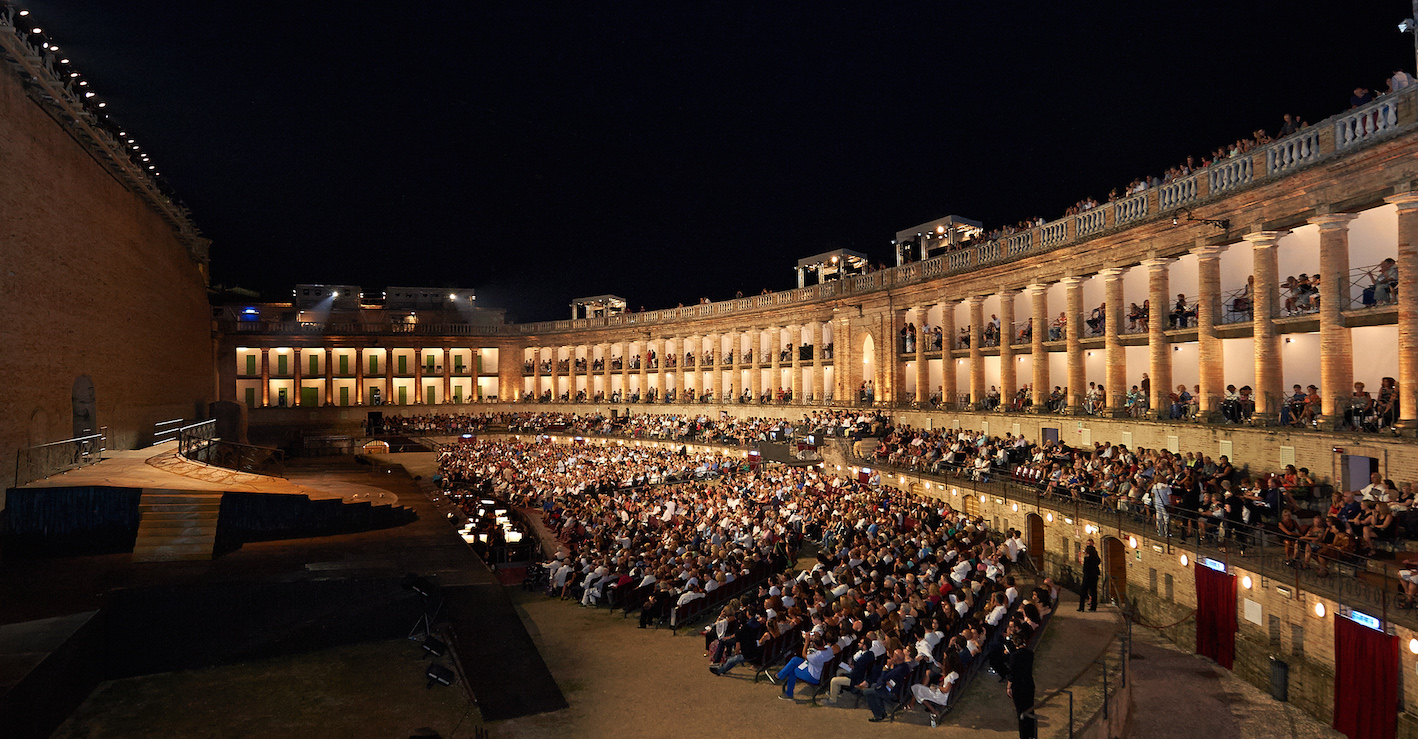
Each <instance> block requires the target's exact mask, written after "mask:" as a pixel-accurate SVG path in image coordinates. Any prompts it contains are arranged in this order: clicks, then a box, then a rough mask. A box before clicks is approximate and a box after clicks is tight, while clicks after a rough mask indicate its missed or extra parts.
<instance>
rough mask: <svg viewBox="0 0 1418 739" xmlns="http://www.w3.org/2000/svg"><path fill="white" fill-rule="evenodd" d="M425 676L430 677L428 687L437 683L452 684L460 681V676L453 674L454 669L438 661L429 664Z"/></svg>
mask: <svg viewBox="0 0 1418 739" xmlns="http://www.w3.org/2000/svg"><path fill="white" fill-rule="evenodd" d="M424 677H427V678H428V687H430V688H431V687H433V686H434V684H435V683H437V684H438V685H452V684H453V683H455V682H457V681H458V676H457V675H455V674H453V671H452V670H450V669H448V668H447V667H444V666H443V665H440V664H438V663H437V662H432V663H430V664H429V666H428V670H427V671H426V672H425V673H424Z"/></svg>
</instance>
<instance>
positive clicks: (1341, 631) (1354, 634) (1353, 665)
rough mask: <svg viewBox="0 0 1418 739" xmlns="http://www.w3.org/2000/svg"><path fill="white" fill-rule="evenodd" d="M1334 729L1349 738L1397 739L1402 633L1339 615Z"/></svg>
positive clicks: (1335, 656) (1335, 655) (1335, 667)
mask: <svg viewBox="0 0 1418 739" xmlns="http://www.w3.org/2000/svg"><path fill="white" fill-rule="evenodd" d="M1333 618H1334V728H1335V729H1336V730H1337V731H1339V732H1340V733H1342V734H1344V735H1345V736H1347V737H1349V739H1393V735H1394V731H1395V729H1396V724H1397V720H1398V670H1399V667H1398V637H1396V636H1390V635H1388V634H1385V633H1383V632H1381V631H1375V630H1373V629H1371V628H1369V627H1367V626H1361V625H1359V624H1356V623H1354V622H1353V621H1350V620H1349V619H1347V618H1345V617H1344V616H1340V615H1339V614H1335V615H1334V617H1333Z"/></svg>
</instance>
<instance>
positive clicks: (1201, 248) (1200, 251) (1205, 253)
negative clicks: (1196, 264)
mask: <svg viewBox="0 0 1418 739" xmlns="http://www.w3.org/2000/svg"><path fill="white" fill-rule="evenodd" d="M1222 251H1225V248H1224V247H1220V246H1217V245H1215V244H1198V245H1196V246H1195V247H1193V248H1192V250H1191V253H1192V254H1195V255H1196V258H1197V259H1220V258H1221V252H1222Z"/></svg>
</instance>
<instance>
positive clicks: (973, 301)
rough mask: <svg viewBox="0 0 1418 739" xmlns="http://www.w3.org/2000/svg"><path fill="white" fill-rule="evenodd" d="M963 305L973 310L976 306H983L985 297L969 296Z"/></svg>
mask: <svg viewBox="0 0 1418 739" xmlns="http://www.w3.org/2000/svg"><path fill="white" fill-rule="evenodd" d="M965 304H966V305H968V306H970V307H971V308H975V307H976V306H982V305H984V304H985V296H983V295H971V296H970V297H968V298H966V299H965Z"/></svg>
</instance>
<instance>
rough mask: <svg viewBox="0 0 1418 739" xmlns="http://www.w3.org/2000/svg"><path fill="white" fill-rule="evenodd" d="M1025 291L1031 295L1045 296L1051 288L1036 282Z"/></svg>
mask: <svg viewBox="0 0 1418 739" xmlns="http://www.w3.org/2000/svg"><path fill="white" fill-rule="evenodd" d="M1024 289H1025V290H1028V291H1029V294H1030V295H1043V294H1044V293H1047V292H1048V291H1049V286H1048V285H1045V284H1042V283H1038V282H1035V283H1033V284H1031V285H1029V286H1028V287H1026V288H1024Z"/></svg>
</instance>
